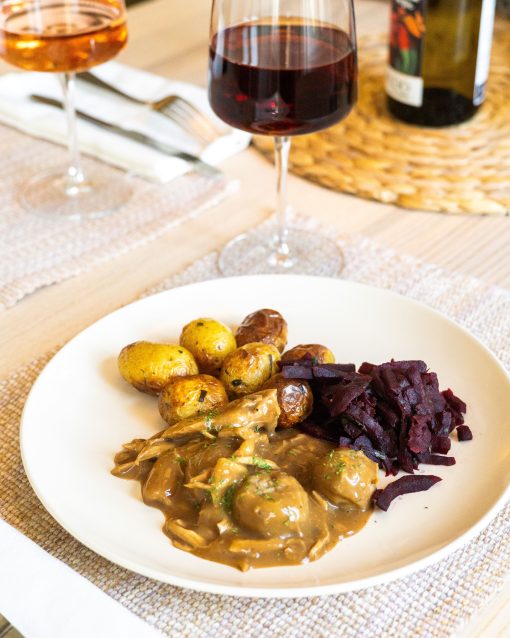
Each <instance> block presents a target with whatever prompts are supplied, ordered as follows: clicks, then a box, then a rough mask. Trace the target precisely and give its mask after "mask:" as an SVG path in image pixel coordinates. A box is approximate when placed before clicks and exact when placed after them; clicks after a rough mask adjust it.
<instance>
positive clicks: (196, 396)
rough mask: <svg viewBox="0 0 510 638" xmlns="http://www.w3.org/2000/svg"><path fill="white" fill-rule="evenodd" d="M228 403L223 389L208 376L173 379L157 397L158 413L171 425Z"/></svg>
mask: <svg viewBox="0 0 510 638" xmlns="http://www.w3.org/2000/svg"><path fill="white" fill-rule="evenodd" d="M227 403H228V397H227V393H226V391H225V387H224V386H223V384H222V383H221V381H219V380H218V379H216V377H212V376H211V375H209V374H195V375H191V376H188V377H173V378H172V379H170V381H169V382H168V383H167V384H166V385H165V387H164V388H163V390H162V391H161V394H160V395H159V413H160V414H161V416H162V417H163V419H164V420H165V421H166V422H167V423H168V424H169V425H171V424H172V423H176V422H177V421H182V420H183V419H186V418H188V417H190V416H197V415H198V414H203V413H204V412H209V411H210V410H213V409H215V408H219V407H222V406H224V405H226V404H227Z"/></svg>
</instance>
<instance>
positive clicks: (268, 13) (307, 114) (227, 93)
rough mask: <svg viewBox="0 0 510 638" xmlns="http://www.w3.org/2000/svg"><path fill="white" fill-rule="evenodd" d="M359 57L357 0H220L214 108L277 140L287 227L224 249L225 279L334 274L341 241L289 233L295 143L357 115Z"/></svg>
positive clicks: (213, 56) (215, 23) (214, 34)
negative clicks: (289, 174)
mask: <svg viewBox="0 0 510 638" xmlns="http://www.w3.org/2000/svg"><path fill="white" fill-rule="evenodd" d="M356 94H357V55H356V35H355V25H354V10H353V5H352V0H214V1H213V7H212V17H211V32H210V61H209V101H210V103H211V106H212V108H213V110H214V112H215V113H216V114H217V115H218V116H219V117H220V118H221V119H222V120H223V121H224V122H226V123H227V124H230V125H231V126H233V127H235V128H238V129H242V130H244V131H249V132H250V133H254V134H258V135H272V136H274V140H275V160H276V161H275V163H276V169H277V205H276V212H277V220H278V221H277V228H276V230H274V229H263V230H258V231H255V232H252V233H248V234H246V235H242V236H240V237H236V238H235V239H233V240H232V241H231V242H230V243H229V244H227V246H225V247H224V249H223V251H222V253H221V255H220V258H219V267H220V270H221V271H222V273H223V274H225V275H240V274H247V273H306V274H321V275H334V274H336V273H337V272H338V271H339V270H340V269H341V267H342V264H343V257H342V254H341V252H340V250H339V248H338V246H337V245H336V244H335V242H333V241H331V240H329V239H327V238H325V237H323V236H319V235H316V234H314V233H313V232H312V231H310V232H308V231H299V230H297V229H293V228H288V226H287V212H288V211H287V193H286V190H287V188H286V187H287V172H288V159H289V150H290V137H291V136H292V135H304V134H307V133H312V132H314V131H319V130H321V129H324V128H327V127H329V126H331V125H332V124H335V123H337V122H339V121H340V120H342V119H343V118H344V117H346V116H347V114H348V113H349V111H350V110H351V108H352V106H353V104H354V103H355V101H356Z"/></svg>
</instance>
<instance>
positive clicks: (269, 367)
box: [220, 343, 280, 399]
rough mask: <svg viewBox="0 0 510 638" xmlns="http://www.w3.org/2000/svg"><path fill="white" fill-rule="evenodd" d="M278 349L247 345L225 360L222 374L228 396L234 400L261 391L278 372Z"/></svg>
mask: <svg viewBox="0 0 510 638" xmlns="http://www.w3.org/2000/svg"><path fill="white" fill-rule="evenodd" d="M279 360H280V353H279V352H278V349H277V348H276V347H275V346H273V345H271V344H269V343H247V344H246V345H244V346H241V347H240V348H237V350H234V352H231V353H230V354H229V355H227V357H226V358H225V361H224V362H223V365H222V367H221V372H220V380H221V381H222V383H223V385H224V386H225V389H226V390H227V393H228V396H229V397H230V398H232V399H235V398H237V397H242V396H244V395H245V394H251V393H252V392H256V391H257V390H259V389H260V388H261V387H262V386H263V385H264V383H265V382H266V381H267V380H268V379H270V378H271V377H272V376H273V374H275V372H276V362H277V361H279Z"/></svg>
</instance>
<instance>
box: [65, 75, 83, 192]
mask: <svg viewBox="0 0 510 638" xmlns="http://www.w3.org/2000/svg"><path fill="white" fill-rule="evenodd" d="M59 79H60V83H61V85H62V94H63V99H64V109H65V112H66V116H67V140H68V142H67V143H68V148H69V167H68V169H67V187H66V191H67V193H68V195H77V194H78V193H79V191H80V189H81V186H82V184H83V182H84V181H85V175H84V173H83V170H82V168H81V161H80V151H79V150H78V136H77V132H76V108H75V81H76V80H75V74H74V73H61V74H60V75H59Z"/></svg>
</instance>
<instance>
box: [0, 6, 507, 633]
mask: <svg viewBox="0 0 510 638" xmlns="http://www.w3.org/2000/svg"><path fill="white" fill-rule="evenodd" d="M355 5H356V10H357V18H358V26H359V32H360V33H374V32H379V31H384V30H385V29H386V27H387V23H388V16H387V13H386V12H387V7H386V5H385V3H380V2H375V1H373V0H356V2H355ZM209 11H210V3H209V2H207V1H206V0H186V1H185V2H178V1H177V0H151V1H150V2H145V3H141V4H137V5H135V6H133V7H132V8H130V10H129V14H128V15H129V30H130V40H129V45H128V47H127V48H126V50H125V51H124V52H123V53H122V54H121V56H120V58H119V59H120V61H122V62H125V63H128V64H132V65H134V66H137V67H139V68H143V69H147V70H150V71H153V72H155V73H160V74H162V75H165V76H168V77H173V78H177V79H182V80H188V81H194V82H196V83H198V84H202V85H205V83H206V78H207V33H208V20H209ZM6 70H7V67H5V65H4V66H0V72H3V71H6ZM489 91H490V86H489ZM509 109H510V107H509ZM509 117H510V112H509ZM222 168H223V169H224V170H225V172H226V173H227V174H228V175H229V176H230V177H232V178H237V179H239V181H240V183H241V188H240V190H239V192H238V193H237V194H236V195H234V196H232V197H230V198H229V199H228V200H226V201H224V202H223V203H222V204H220V205H219V206H217V207H215V208H214V209H211V210H210V211H208V212H207V213H206V214H204V215H203V216H202V217H200V218H199V219H196V220H192V221H190V222H188V223H186V224H184V225H182V226H180V227H178V228H177V229H173V230H171V231H170V232H168V233H167V234H166V235H165V236H163V237H161V238H160V239H158V240H156V241H153V242H151V243H149V244H148V245H146V246H143V247H140V248H138V249H136V250H133V251H131V252H129V253H128V254H126V255H124V256H122V257H119V258H117V259H114V260H111V261H110V262H108V263H105V264H103V265H100V266H98V267H96V268H94V269H93V270H92V271H91V272H89V273H86V274H83V275H81V276H79V277H77V278H74V279H70V280H68V281H65V282H63V283H60V284H57V285H54V286H51V287H48V288H45V289H42V290H39V291H38V292H36V293H34V294H32V295H31V296H29V297H27V298H25V299H24V300H22V301H21V302H19V303H18V304H17V305H16V306H14V307H13V308H11V309H9V310H7V311H5V312H3V313H2V314H0V369H1V370H2V374H3V375H6V374H8V373H9V372H10V371H12V370H14V369H16V368H17V367H18V366H20V365H21V364H23V363H24V362H26V361H28V360H30V359H33V358H35V357H36V356H37V355H39V354H41V353H43V352H44V351H47V350H49V349H50V348H52V347H54V346H56V345H58V344H62V343H64V342H65V341H67V340H68V339H70V338H71V337H73V336H74V335H75V334H77V333H78V332H79V331H80V330H82V329H83V328H85V327H86V326H88V325H90V324H91V323H92V322H93V321H95V320H96V319H98V318H100V317H101V316H103V315H104V314H105V313H107V312H109V311H111V310H113V309H115V308H117V307H119V306H121V305H123V304H126V303H129V302H130V301H132V300H133V299H134V298H135V297H136V296H137V295H138V294H139V293H140V292H142V291H143V290H145V289H146V288H147V287H149V286H151V285H152V284H156V283H157V282H159V281H160V280H161V279H163V278H164V277H167V276H168V275H170V274H171V273H174V272H177V271H179V270H180V269H182V268H183V267H184V266H185V265H186V264H189V263H190V262H192V261H193V260H195V259H196V258H198V257H200V256H201V255H203V254H204V253H206V252H208V251H210V250H212V249H214V248H217V247H219V246H221V245H222V244H223V243H224V242H226V241H227V240H228V239H230V238H231V237H233V236H235V235H236V234H238V233H239V232H241V231H244V230H246V229H248V228H250V227H251V226H253V225H255V224H256V223H258V222H260V221H262V220H263V219H264V218H266V217H267V215H268V214H269V212H270V210H271V207H272V204H273V189H274V173H273V167H272V166H271V165H270V164H269V163H268V162H267V161H266V160H265V159H264V158H263V157H262V156H260V155H259V153H258V152H257V151H255V150H254V149H250V150H248V151H245V152H244V153H243V154H242V155H241V156H237V157H235V158H234V159H231V160H229V161H227V162H225V163H224V164H223V166H222ZM289 189H290V198H291V202H292V201H293V202H299V210H301V211H302V212H304V213H307V214H311V215H314V216H316V218H317V219H318V220H320V221H322V222H325V223H327V224H334V225H335V226H336V227H337V229H338V231H339V232H343V233H359V234H362V235H365V236H367V237H371V238H373V239H374V240H376V241H378V242H380V243H381V244H384V245H386V246H388V247H391V248H394V249H396V250H397V251H401V252H403V253H408V254H411V255H414V256H416V257H418V258H420V259H423V260H426V261H429V262H434V263H437V264H440V265H442V266H444V267H446V268H449V269H454V270H458V271H461V272H463V273H465V274H468V275H473V276H476V277H481V278H483V279H484V280H485V281H487V282H490V283H493V284H496V285H499V286H503V287H506V288H509V289H510V218H489V217H482V216H469V217H467V216H445V215H441V214H437V213H425V212H420V211H416V212H409V211H405V210H402V209H398V208H396V207H394V206H390V205H384V204H380V203H376V202H371V201H366V200H361V199H357V198H354V197H350V196H346V195H342V194H339V193H334V192H331V191H327V190H325V189H321V188H320V187H318V186H316V185H313V184H311V183H308V182H306V181H304V180H302V179H300V178H297V177H291V178H290V182H289ZM0 611H1V601H0ZM462 636H466V637H467V638H474V637H484V638H485V637H491V636H510V583H509V585H508V586H507V587H506V588H505V589H504V591H503V592H501V593H500V594H499V595H498V596H497V597H495V598H494V600H493V601H492V602H491V604H489V605H488V606H487V607H486V609H485V610H484V612H483V614H481V615H480V616H479V617H478V618H476V619H474V620H473V621H472V623H471V624H470V626H469V627H466V628H464V630H463V632H462Z"/></svg>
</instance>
